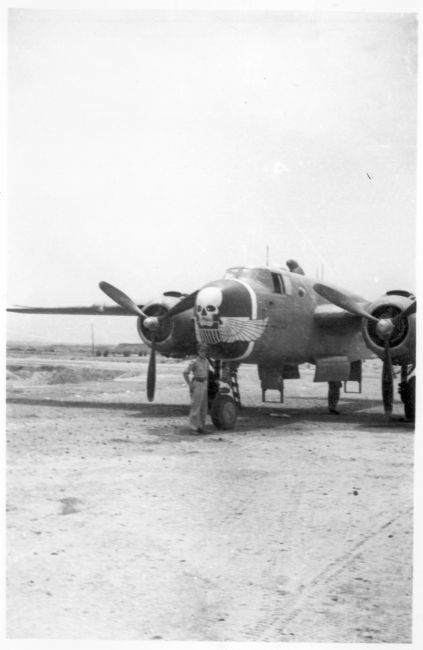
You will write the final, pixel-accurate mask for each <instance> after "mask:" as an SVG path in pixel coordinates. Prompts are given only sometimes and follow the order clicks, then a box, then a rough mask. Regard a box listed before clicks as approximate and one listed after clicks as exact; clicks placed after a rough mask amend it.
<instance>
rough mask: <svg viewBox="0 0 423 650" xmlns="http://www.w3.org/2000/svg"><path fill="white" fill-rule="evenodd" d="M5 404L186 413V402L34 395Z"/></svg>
mask: <svg viewBox="0 0 423 650" xmlns="http://www.w3.org/2000/svg"><path fill="white" fill-rule="evenodd" d="M6 403H7V404H19V405H22V406H41V407H42V406H44V407H47V408H51V407H52V408H79V409H102V410H105V411H136V415H140V416H143V417H145V416H149V417H152V418H154V417H156V418H163V417H173V416H183V415H188V413H189V405H188V404H142V403H141V404H136V403H134V402H95V401H87V402H84V401H77V400H57V399H43V398H40V399H37V398H35V397H32V398H31V397H10V398H8V399H7V400H6Z"/></svg>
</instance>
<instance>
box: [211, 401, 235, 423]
mask: <svg viewBox="0 0 423 650" xmlns="http://www.w3.org/2000/svg"><path fill="white" fill-rule="evenodd" d="M210 416H211V419H212V422H213V424H214V426H215V427H216V429H223V430H226V431H227V430H229V429H233V428H234V426H235V424H236V419H237V416H238V408H237V405H236V403H235V400H234V399H233V398H232V397H231V396H230V395H225V394H223V395H222V394H219V395H217V396H216V397H215V398H214V400H213V404H212V407H211V412H210Z"/></svg>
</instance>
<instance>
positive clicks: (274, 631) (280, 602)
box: [244, 507, 413, 642]
mask: <svg viewBox="0 0 423 650" xmlns="http://www.w3.org/2000/svg"><path fill="white" fill-rule="evenodd" d="M412 510H413V508H412V507H410V508H409V509H408V510H406V511H404V512H401V513H399V514H398V515H397V516H396V517H393V518H392V519H390V520H389V521H388V522H385V523H384V524H382V525H381V526H379V527H378V528H377V529H375V530H373V531H372V532H371V533H369V534H368V535H366V536H365V537H364V539H362V540H360V541H359V542H357V543H356V544H354V545H353V546H352V547H351V548H350V549H349V550H348V551H346V552H345V553H342V554H341V555H340V556H338V557H337V558H335V559H334V560H333V561H332V562H329V564H327V565H326V566H325V567H324V568H323V569H322V570H321V571H319V572H318V573H317V574H316V575H315V576H314V577H313V578H312V579H311V580H310V581H309V582H308V583H307V584H305V585H301V586H300V587H299V588H298V590H297V592H296V593H295V594H293V595H292V596H291V598H289V595H288V596H287V595H286V594H284V595H282V594H277V593H276V594H275V593H274V592H273V593H272V598H273V600H274V602H273V604H272V605H270V604H269V603H267V605H266V606H267V607H268V608H269V610H270V609H272V610H273V611H272V613H271V615H270V616H266V617H265V618H262V619H260V620H259V621H258V622H257V623H256V624H255V625H254V626H252V627H251V628H249V629H248V630H245V631H244V635H245V636H246V637H247V639H248V640H254V641H265V642H267V641H287V640H290V639H289V637H290V636H291V633H290V632H289V626H290V624H292V623H293V622H294V621H295V619H296V618H297V617H298V616H299V614H301V613H302V612H303V611H304V602H305V601H306V600H307V598H309V597H310V596H311V595H313V598H316V597H317V598H318V597H319V595H322V591H323V587H324V586H327V585H328V584H330V583H331V582H332V581H333V580H334V579H335V578H338V577H339V576H340V575H341V574H342V573H343V572H344V571H346V570H347V569H348V568H349V566H350V565H351V564H352V563H353V562H354V561H355V560H356V559H357V557H358V556H359V555H360V554H361V552H362V550H363V548H365V547H366V546H369V545H371V544H372V543H373V542H375V541H377V539H378V537H379V536H380V535H381V534H382V533H383V532H384V531H385V529H386V528H388V526H391V525H392V524H395V523H396V522H397V521H398V520H400V519H401V518H404V517H405V516H407V515H409V514H410V513H411V512H412ZM274 563H275V562H274ZM288 599H289V601H288ZM266 600H267V599H266Z"/></svg>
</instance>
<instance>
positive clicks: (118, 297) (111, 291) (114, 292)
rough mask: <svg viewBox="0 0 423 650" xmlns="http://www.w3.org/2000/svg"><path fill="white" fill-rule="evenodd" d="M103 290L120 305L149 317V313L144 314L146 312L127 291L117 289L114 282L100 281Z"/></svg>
mask: <svg viewBox="0 0 423 650" xmlns="http://www.w3.org/2000/svg"><path fill="white" fill-rule="evenodd" d="M98 286H99V287H100V289H101V290H102V291H104V293H105V294H106V296H108V297H109V298H111V299H112V300H113V301H114V302H117V304H118V305H120V306H121V307H124V308H125V309H127V310H128V311H130V312H132V313H133V314H135V315H136V316H142V318H148V316H147V314H144V312H143V311H142V310H141V309H140V308H139V307H138V305H136V304H135V303H134V301H133V300H131V298H130V297H129V296H127V295H126V293H123V291H121V290H120V289H117V288H116V287H114V286H113V285H112V284H109V283H108V282H100V284H99V285H98Z"/></svg>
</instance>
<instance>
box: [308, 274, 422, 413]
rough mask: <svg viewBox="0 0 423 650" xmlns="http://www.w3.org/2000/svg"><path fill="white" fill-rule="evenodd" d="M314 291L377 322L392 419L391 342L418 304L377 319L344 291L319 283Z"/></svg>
mask: <svg viewBox="0 0 423 650" xmlns="http://www.w3.org/2000/svg"><path fill="white" fill-rule="evenodd" d="M314 290H315V291H316V293H318V294H319V295H320V296H322V297H323V298H326V300H329V302H331V303H333V304H334V305H336V306H337V307H341V308H342V309H345V311H349V312H350V313H352V314H356V315H357V316H361V317H362V318H367V320H370V321H374V322H376V330H377V332H378V334H379V336H380V337H381V339H382V340H383V341H384V344H385V355H384V359H383V368H382V400H383V408H384V411H385V414H386V415H387V416H388V417H390V415H391V413H392V407H393V404H394V372H393V367H392V357H391V347H390V345H389V342H390V339H391V337H392V334H393V332H394V330H395V328H396V326H397V325H398V323H399V321H400V319H401V318H402V317H403V316H406V317H407V316H411V315H412V314H415V313H416V311H417V302H416V301H413V302H412V303H411V304H410V305H409V306H408V307H407V308H406V309H404V310H403V311H401V312H400V313H399V314H397V315H396V316H394V317H392V318H376V317H375V316H372V314H370V313H369V312H368V311H366V310H365V309H364V307H362V306H361V305H360V304H358V303H357V302H355V300H354V299H353V298H351V297H350V296H347V295H346V294H344V293H342V291H339V289H334V288H333V287H329V286H327V285H325V284H320V283H317V284H315V285H314Z"/></svg>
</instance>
